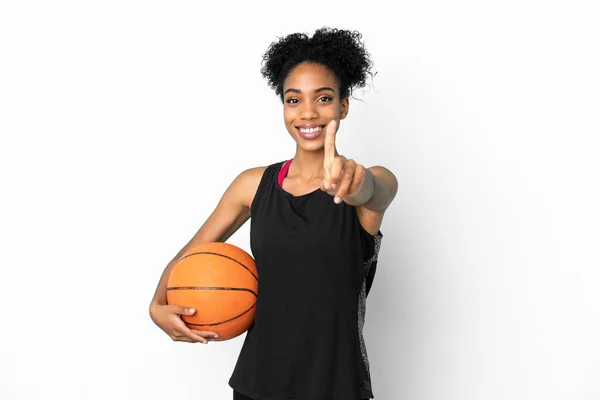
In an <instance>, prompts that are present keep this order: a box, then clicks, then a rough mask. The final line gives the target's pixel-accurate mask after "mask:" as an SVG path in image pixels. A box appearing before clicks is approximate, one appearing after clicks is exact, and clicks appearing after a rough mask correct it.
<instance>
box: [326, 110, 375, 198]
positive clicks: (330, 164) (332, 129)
mask: <svg viewBox="0 0 600 400" xmlns="http://www.w3.org/2000/svg"><path fill="white" fill-rule="evenodd" d="M336 131H337V122H336V121H335V120H331V121H330V122H329V123H328V124H327V126H326V127H325V158H324V160H323V169H324V178H323V182H322V183H321V190H322V191H324V192H327V194H329V195H331V196H335V197H334V201H335V203H337V204H339V203H341V202H342V200H343V201H345V202H346V203H348V204H350V205H360V204H363V203H365V202H367V201H368V200H369V199H370V198H371V196H373V191H374V182H373V179H374V177H373V174H372V173H371V171H369V170H368V169H367V168H365V167H364V166H363V165H361V164H358V163H357V162H356V161H354V160H352V159H350V160H349V159H347V158H346V157H344V156H342V155H337V156H336V155H335V134H336Z"/></svg>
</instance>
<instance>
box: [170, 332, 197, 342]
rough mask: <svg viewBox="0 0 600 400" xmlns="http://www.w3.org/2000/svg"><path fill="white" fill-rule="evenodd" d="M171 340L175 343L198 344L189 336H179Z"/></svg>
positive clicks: (174, 336)
mask: <svg viewBox="0 0 600 400" xmlns="http://www.w3.org/2000/svg"><path fill="white" fill-rule="evenodd" d="M171 339H172V340H173V341H174V342H186V343H196V342H197V340H193V339H190V338H189V337H187V336H183V335H179V334H177V335H173V336H171Z"/></svg>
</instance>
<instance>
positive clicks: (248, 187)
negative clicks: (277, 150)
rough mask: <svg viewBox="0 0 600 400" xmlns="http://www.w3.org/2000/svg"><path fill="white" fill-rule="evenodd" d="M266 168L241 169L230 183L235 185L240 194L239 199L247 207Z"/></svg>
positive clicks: (250, 203)
mask: <svg viewBox="0 0 600 400" xmlns="http://www.w3.org/2000/svg"><path fill="white" fill-rule="evenodd" d="M266 169H267V166H259V167H253V168H248V169H246V170H244V171H242V172H241V173H240V174H239V175H238V176H237V178H236V179H235V181H234V183H233V184H232V186H233V185H235V189H236V191H237V192H238V193H239V195H240V200H241V201H242V203H243V204H244V206H245V207H247V208H248V209H249V208H250V206H251V205H252V201H253V200H254V196H255V195H256V191H257V190H258V185H259V184H260V181H261V179H262V177H263V174H264V172H265V170H266Z"/></svg>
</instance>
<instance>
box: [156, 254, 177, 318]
mask: <svg viewBox="0 0 600 400" xmlns="http://www.w3.org/2000/svg"><path fill="white" fill-rule="evenodd" d="M175 261H176V260H175V259H173V260H171V262H170V263H169V264H167V266H166V267H165V269H164V271H163V273H162V275H161V277H160V280H159V281H158V285H157V287H156V291H155V292H154V297H152V301H151V303H150V308H152V306H154V305H165V304H167V283H168V282H169V275H171V270H172V269H173V267H174V266H175V263H176V262H175Z"/></svg>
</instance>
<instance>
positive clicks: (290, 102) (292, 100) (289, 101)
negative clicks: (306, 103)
mask: <svg viewBox="0 0 600 400" xmlns="http://www.w3.org/2000/svg"><path fill="white" fill-rule="evenodd" d="M294 101H298V99H287V100H286V101H285V102H286V103H289V104H296V103H293V102H294Z"/></svg>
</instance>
